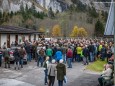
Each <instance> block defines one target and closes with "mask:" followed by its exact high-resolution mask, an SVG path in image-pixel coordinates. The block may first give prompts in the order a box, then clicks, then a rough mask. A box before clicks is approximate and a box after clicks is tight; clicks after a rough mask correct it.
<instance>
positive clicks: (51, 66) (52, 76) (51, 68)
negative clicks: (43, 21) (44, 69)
mask: <svg viewBox="0 0 115 86" xmlns="http://www.w3.org/2000/svg"><path fill="white" fill-rule="evenodd" d="M55 63H56V61H55V60H54V59H53V60H52V63H51V64H49V65H48V79H49V83H48V86H54V82H55V75H56V64H55Z"/></svg>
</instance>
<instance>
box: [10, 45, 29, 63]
mask: <svg viewBox="0 0 115 86" xmlns="http://www.w3.org/2000/svg"><path fill="white" fill-rule="evenodd" d="M16 48H18V49H20V48H21V47H19V46H18V47H11V48H10V49H8V50H9V54H10V57H9V59H10V63H14V56H13V53H14V50H15V49H16ZM23 63H24V64H27V55H25V56H24V58H23Z"/></svg>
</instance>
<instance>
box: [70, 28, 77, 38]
mask: <svg viewBox="0 0 115 86" xmlns="http://www.w3.org/2000/svg"><path fill="white" fill-rule="evenodd" d="M70 36H71V37H77V36H78V27H77V26H74V28H73V30H72V33H71V34H70Z"/></svg>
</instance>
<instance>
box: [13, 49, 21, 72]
mask: <svg viewBox="0 0 115 86" xmlns="http://www.w3.org/2000/svg"><path fill="white" fill-rule="evenodd" d="M13 56H14V66H15V67H14V69H15V70H16V66H17V67H18V70H19V64H20V55H19V51H18V49H17V48H16V49H15V51H14V53H13Z"/></svg>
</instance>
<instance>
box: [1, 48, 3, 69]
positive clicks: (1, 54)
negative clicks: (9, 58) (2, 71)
mask: <svg viewBox="0 0 115 86" xmlns="http://www.w3.org/2000/svg"><path fill="white" fill-rule="evenodd" d="M2 55H3V53H2V50H1V47H0V67H1V66H2Z"/></svg>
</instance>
